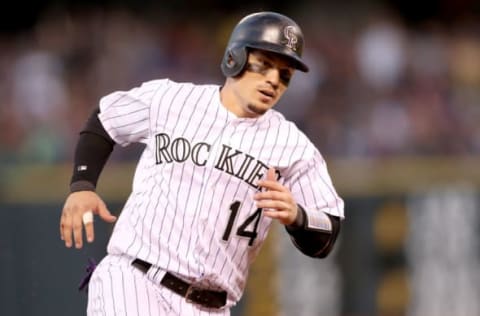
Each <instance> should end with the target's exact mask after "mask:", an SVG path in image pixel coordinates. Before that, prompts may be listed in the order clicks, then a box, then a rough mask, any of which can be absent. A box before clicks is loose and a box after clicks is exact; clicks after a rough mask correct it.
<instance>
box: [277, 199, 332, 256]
mask: <svg viewBox="0 0 480 316" xmlns="http://www.w3.org/2000/svg"><path fill="white" fill-rule="evenodd" d="M298 207H299V214H298V216H297V220H296V221H295V223H294V224H292V225H288V226H285V228H286V230H287V232H288V233H289V234H290V237H291V239H292V241H293V244H294V245H295V247H297V248H298V249H299V250H300V251H301V252H302V253H304V254H305V255H307V256H310V257H314V258H325V257H326V256H327V255H328V254H329V253H330V252H331V250H332V249H333V245H334V244H335V241H336V240H337V236H338V233H339V232H340V218H339V217H337V216H333V215H330V214H327V216H328V217H329V219H330V221H331V222H332V231H330V232H327V231H321V230H312V229H309V228H308V223H307V221H308V219H307V215H306V213H305V210H304V209H303V207H301V206H300V205H299V206H298Z"/></svg>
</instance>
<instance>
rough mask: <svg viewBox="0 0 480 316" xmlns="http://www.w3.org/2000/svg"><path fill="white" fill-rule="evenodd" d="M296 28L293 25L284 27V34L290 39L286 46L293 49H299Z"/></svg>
mask: <svg viewBox="0 0 480 316" xmlns="http://www.w3.org/2000/svg"><path fill="white" fill-rule="evenodd" d="M294 30H295V28H294V27H293V26H291V25H289V26H287V27H286V28H285V29H283V35H284V36H285V38H286V39H287V40H288V42H287V44H286V46H287V47H288V48H290V49H291V50H294V51H296V50H297V43H298V37H297V35H296V34H295V32H294Z"/></svg>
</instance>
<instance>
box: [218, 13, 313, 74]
mask: <svg viewBox="0 0 480 316" xmlns="http://www.w3.org/2000/svg"><path fill="white" fill-rule="evenodd" d="M247 48H254V49H260V50H265V51H270V52H274V53H277V54H280V55H283V56H286V57H288V58H289V59H290V60H291V61H292V62H293V65H294V66H295V68H297V69H299V70H300V71H303V72H307V71H308V67H307V65H305V63H304V62H303V61H302V58H301V57H302V51H303V34H302V30H301V29H300V27H299V26H298V25H297V24H296V23H295V22H294V21H293V20H292V19H290V18H289V17H286V16H284V15H282V14H279V13H275V12H258V13H253V14H250V15H247V16H246V17H244V18H243V19H242V20H240V22H238V24H237V25H236V26H235V28H234V29H233V31H232V34H231V36H230V39H229V41H228V44H227V49H226V50H225V54H224V56H223V60H222V64H221V68H222V72H223V74H224V75H225V76H226V77H235V76H237V75H239V74H240V73H241V72H242V70H243V69H244V67H245V64H246V63H247V58H248V51H247Z"/></svg>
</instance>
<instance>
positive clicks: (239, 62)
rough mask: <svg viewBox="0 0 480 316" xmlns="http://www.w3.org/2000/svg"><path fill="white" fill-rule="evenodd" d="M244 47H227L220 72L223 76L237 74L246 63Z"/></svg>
mask: <svg viewBox="0 0 480 316" xmlns="http://www.w3.org/2000/svg"><path fill="white" fill-rule="evenodd" d="M247 57H248V53H247V49H246V47H235V48H230V49H227V50H226V52H225V55H224V56H223V60H222V65H221V68H222V72H223V74H224V75H225V77H235V76H238V75H239V74H240V73H241V72H242V70H243V69H244V68H245V65H246V63H247Z"/></svg>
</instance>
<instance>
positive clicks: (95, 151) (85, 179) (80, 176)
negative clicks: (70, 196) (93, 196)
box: [70, 107, 115, 192]
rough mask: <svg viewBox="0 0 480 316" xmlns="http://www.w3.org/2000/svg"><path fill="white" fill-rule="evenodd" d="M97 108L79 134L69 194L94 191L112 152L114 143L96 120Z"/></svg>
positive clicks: (98, 110) (98, 111)
mask: <svg viewBox="0 0 480 316" xmlns="http://www.w3.org/2000/svg"><path fill="white" fill-rule="evenodd" d="M98 113H100V109H99V108H98V107H97V108H96V109H95V110H94V111H93V112H92V114H91V115H90V117H89V118H88V120H87V122H86V124H85V126H84V127H83V129H82V130H81V132H80V137H79V139H78V142H77V145H76V148H75V155H74V167H73V174H72V178H71V181H70V192H76V191H85V190H89V191H95V188H96V186H97V181H98V178H99V177H100V173H101V172H102V170H103V167H104V166H105V163H106V162H107V160H108V158H109V157H110V154H111V153H112V151H113V147H114V145H115V142H114V141H113V139H112V138H111V137H110V136H109V135H108V133H107V132H106V131H105V128H104V127H103V125H102V123H101V122H100V120H99V119H98Z"/></svg>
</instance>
